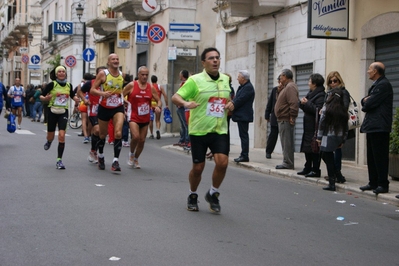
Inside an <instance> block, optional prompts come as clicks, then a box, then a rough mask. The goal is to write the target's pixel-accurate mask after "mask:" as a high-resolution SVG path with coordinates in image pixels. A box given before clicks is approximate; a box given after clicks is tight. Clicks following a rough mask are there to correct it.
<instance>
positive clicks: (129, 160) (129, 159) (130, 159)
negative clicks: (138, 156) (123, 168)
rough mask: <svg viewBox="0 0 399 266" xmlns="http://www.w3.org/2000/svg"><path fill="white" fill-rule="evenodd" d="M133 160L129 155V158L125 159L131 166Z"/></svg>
mask: <svg viewBox="0 0 399 266" xmlns="http://www.w3.org/2000/svg"><path fill="white" fill-rule="evenodd" d="M133 164H134V162H133V157H132V156H129V158H128V159H127V165H129V166H133Z"/></svg>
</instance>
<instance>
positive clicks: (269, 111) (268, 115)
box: [265, 76, 282, 159]
mask: <svg viewBox="0 0 399 266" xmlns="http://www.w3.org/2000/svg"><path fill="white" fill-rule="evenodd" d="M277 82H278V85H277V86H276V87H274V88H273V89H272V92H271V93H270V95H269V99H268V101H267V106H266V110H265V119H266V121H267V122H268V123H269V122H270V133H269V136H268V137H267V144H266V159H271V158H272V153H273V151H274V148H275V147H276V143H277V139H278V123H277V118H276V115H275V114H274V105H275V104H276V98H277V89H278V87H281V86H282V85H281V83H280V76H279V77H278V78H277Z"/></svg>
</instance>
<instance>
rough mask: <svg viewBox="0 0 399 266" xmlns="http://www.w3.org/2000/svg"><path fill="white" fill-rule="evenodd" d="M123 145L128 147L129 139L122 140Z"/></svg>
mask: <svg viewBox="0 0 399 266" xmlns="http://www.w3.org/2000/svg"><path fill="white" fill-rule="evenodd" d="M122 146H123V147H130V144H129V141H123V142H122Z"/></svg>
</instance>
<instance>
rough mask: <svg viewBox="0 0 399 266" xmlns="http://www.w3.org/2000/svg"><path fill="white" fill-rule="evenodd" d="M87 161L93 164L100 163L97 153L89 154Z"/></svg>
mask: <svg viewBox="0 0 399 266" xmlns="http://www.w3.org/2000/svg"><path fill="white" fill-rule="evenodd" d="M87 160H88V161H89V162H91V163H98V158H97V152H92V151H91V152H89V157H87Z"/></svg>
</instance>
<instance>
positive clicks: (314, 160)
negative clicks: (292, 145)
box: [297, 73, 326, 177]
mask: <svg viewBox="0 0 399 266" xmlns="http://www.w3.org/2000/svg"><path fill="white" fill-rule="evenodd" d="M323 84H324V78H323V77H322V76H321V75H320V74H317V73H316V74H312V75H310V77H309V82H308V85H309V92H308V94H307V95H306V96H305V97H303V98H302V99H301V101H300V102H299V108H300V109H302V111H303V112H304V116H303V135H302V144H301V152H303V153H305V159H306V162H305V168H303V170H302V171H301V172H298V173H297V174H298V175H304V176H305V177H320V174H321V173H320V154H319V153H313V152H312V149H311V145H310V143H311V141H312V138H313V135H314V132H315V126H316V112H318V111H320V109H321V108H322V107H323V104H324V98H325V95H326V93H325V89H324V86H323Z"/></svg>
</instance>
